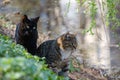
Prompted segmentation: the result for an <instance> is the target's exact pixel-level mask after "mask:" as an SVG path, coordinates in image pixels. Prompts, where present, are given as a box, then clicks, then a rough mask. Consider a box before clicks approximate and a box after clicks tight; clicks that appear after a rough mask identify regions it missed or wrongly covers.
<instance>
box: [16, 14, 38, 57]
mask: <svg viewBox="0 0 120 80" xmlns="http://www.w3.org/2000/svg"><path fill="white" fill-rule="evenodd" d="M38 20H39V17H36V18H31V19H28V17H27V15H23V16H22V18H21V21H20V23H18V24H17V27H16V32H15V40H16V43H17V44H21V45H23V46H24V47H25V48H26V49H27V50H28V52H29V53H31V54H33V55H34V54H35V53H36V49H37V38H38V32H37V22H38Z"/></svg>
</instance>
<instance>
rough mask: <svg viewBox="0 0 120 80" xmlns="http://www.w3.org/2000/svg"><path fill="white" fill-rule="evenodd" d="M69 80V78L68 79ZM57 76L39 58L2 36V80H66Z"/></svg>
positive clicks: (0, 41)
mask: <svg viewBox="0 0 120 80" xmlns="http://www.w3.org/2000/svg"><path fill="white" fill-rule="evenodd" d="M66 79H67V78H66ZM66 79H65V78H63V77H60V76H57V75H56V74H54V73H53V72H52V71H51V70H50V69H48V68H47V65H46V64H45V63H44V60H42V59H41V60H40V58H38V57H37V56H32V55H31V54H29V53H27V51H26V50H25V49H24V48H23V47H22V46H21V45H16V44H15V43H14V42H13V41H12V40H10V38H8V37H6V36H2V35H1V34H0V80H66Z"/></svg>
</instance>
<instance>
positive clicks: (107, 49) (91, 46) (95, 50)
mask: <svg viewBox="0 0 120 80" xmlns="http://www.w3.org/2000/svg"><path fill="white" fill-rule="evenodd" d="M101 1H102V0H96V1H94V3H95V4H94V3H93V2H91V0H88V1H86V2H84V0H0V26H2V27H0V32H2V31H3V32H2V33H3V34H6V35H9V36H11V37H12V38H13V39H14V30H15V28H16V24H17V23H18V22H19V20H20V18H21V15H23V14H27V15H28V17H29V18H33V17H37V16H40V19H39V22H38V32H39V39H38V45H39V44H40V43H42V42H43V41H45V40H48V39H55V38H57V37H59V36H60V35H61V34H63V33H65V32H67V31H70V32H72V33H76V34H77V41H78V49H77V51H76V52H75V53H74V54H73V55H74V56H75V57H76V59H77V60H78V61H79V63H81V64H83V66H84V67H88V66H90V67H96V68H98V69H99V68H103V69H106V70H108V72H111V70H112V69H113V68H118V69H119V67H120V27H119V25H117V26H115V28H113V24H114V23H115V22H112V21H110V20H108V22H109V23H110V24H107V23H106V18H105V17H106V12H107V11H108V10H107V7H106V5H105V6H104V5H103V3H102V2H101ZM103 2H104V3H106V0H104V1H103ZM90 4H92V6H90ZM94 9H95V10H96V11H95V10H94ZM116 9H117V11H118V12H117V14H116V16H117V19H119V18H120V16H119V15H120V5H119V3H117V4H116ZM91 11H92V12H93V14H91V13H90V12H91ZM91 16H92V17H91ZM111 16H112V15H111ZM3 17H4V18H3ZM92 21H93V22H92ZM94 21H95V23H94ZM91 23H93V24H91ZM11 24H12V25H11ZM91 25H92V26H91ZM94 25H95V26H94ZM3 27H4V28H5V29H3Z"/></svg>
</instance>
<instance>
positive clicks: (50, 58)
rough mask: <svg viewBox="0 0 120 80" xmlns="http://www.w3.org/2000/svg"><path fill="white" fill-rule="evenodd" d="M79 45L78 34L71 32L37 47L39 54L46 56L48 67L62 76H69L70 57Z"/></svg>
mask: <svg viewBox="0 0 120 80" xmlns="http://www.w3.org/2000/svg"><path fill="white" fill-rule="evenodd" d="M76 47H77V40H76V35H74V34H71V33H69V32H67V33H65V34H63V35H61V36H60V37H58V38H57V39H54V40H48V41H45V42H43V43H42V44H41V45H40V46H39V47H38V48H37V54H36V55H37V56H39V57H45V58H46V63H47V64H48V67H50V68H51V69H52V70H53V71H54V72H56V73H57V74H58V75H60V76H67V72H68V66H69V58H70V56H71V54H72V52H73V51H74V50H75V49H76Z"/></svg>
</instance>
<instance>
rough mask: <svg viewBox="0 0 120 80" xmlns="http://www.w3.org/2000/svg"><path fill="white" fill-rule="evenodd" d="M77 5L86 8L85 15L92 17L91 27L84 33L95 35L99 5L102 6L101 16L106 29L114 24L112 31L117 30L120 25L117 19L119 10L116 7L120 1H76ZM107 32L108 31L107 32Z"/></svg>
mask: <svg viewBox="0 0 120 80" xmlns="http://www.w3.org/2000/svg"><path fill="white" fill-rule="evenodd" d="M76 1H77V3H78V4H79V5H80V6H82V7H84V8H86V9H85V14H87V15H90V17H91V25H90V26H89V28H88V29H85V30H84V33H86V32H89V33H90V34H92V35H93V34H94V32H93V31H92V29H93V28H95V27H96V14H97V10H98V6H97V3H98V5H99V6H100V7H99V8H101V9H100V13H101V14H100V16H101V17H102V22H103V24H104V29H105V27H106V26H109V25H110V23H112V24H113V25H112V29H116V28H117V27H118V26H119V25H120V20H119V19H118V18H117V17H116V14H117V12H118V11H117V9H116V6H117V5H119V0H105V1H104V0H98V1H96V0H76ZM105 31H106V30H105Z"/></svg>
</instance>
